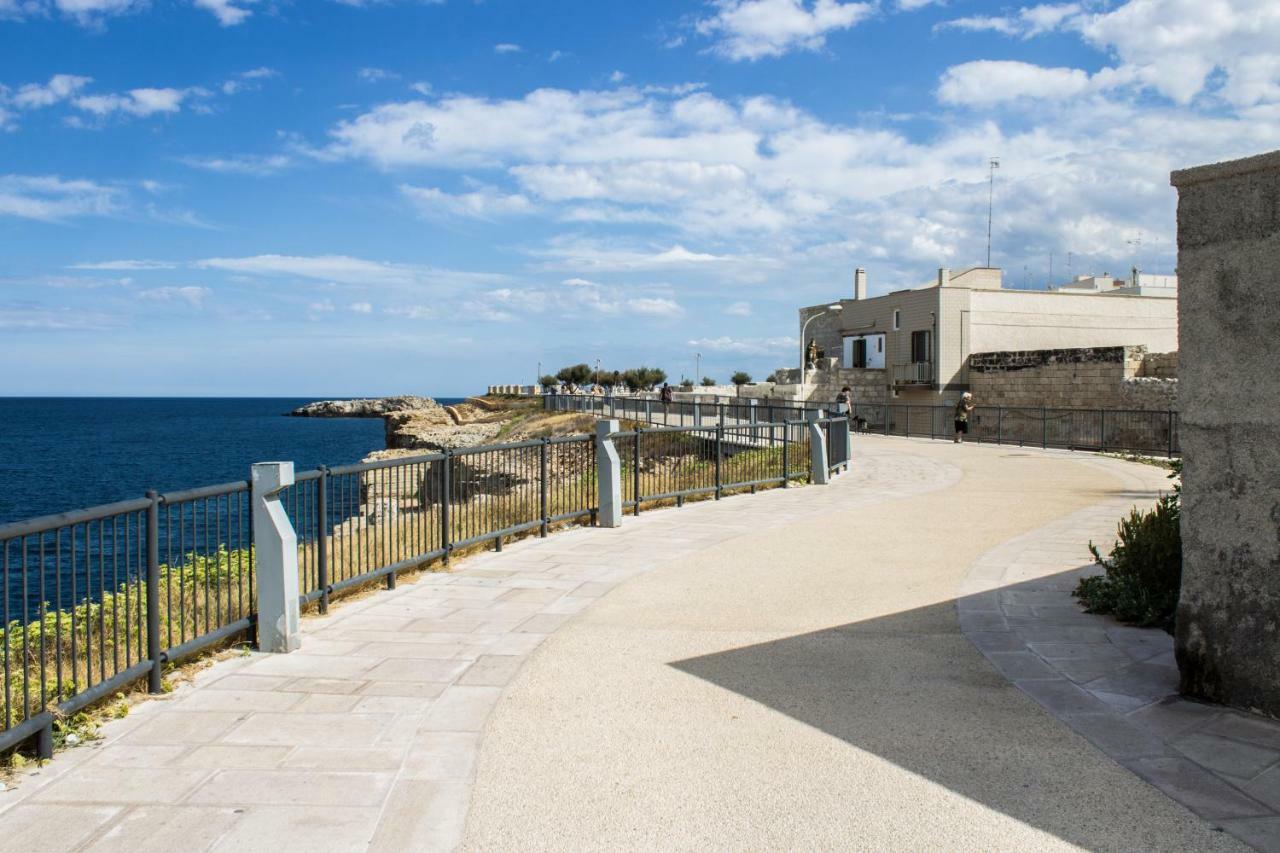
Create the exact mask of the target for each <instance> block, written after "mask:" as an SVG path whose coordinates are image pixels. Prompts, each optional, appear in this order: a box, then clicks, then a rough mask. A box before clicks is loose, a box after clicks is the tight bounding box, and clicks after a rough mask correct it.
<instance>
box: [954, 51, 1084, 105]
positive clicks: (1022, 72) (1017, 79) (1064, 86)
mask: <svg viewBox="0 0 1280 853" xmlns="http://www.w3.org/2000/svg"><path fill="white" fill-rule="evenodd" d="M1088 89H1089V75H1088V74H1087V73H1085V72H1084V71H1081V70H1080V69H1078V68H1043V67H1041V66H1039V65H1032V64H1030V63H1027V62H1014V61H1009V60H999V61H994V60H978V61H976V62H966V63H964V64H963V65H953V66H952V67H950V68H948V69H947V70H946V71H945V72H944V73H943V75H942V79H941V80H940V81H939V83H938V100H940V101H942V102H943V103H944V104H963V105H967V106H975V105H983V106H985V105H991V104H998V103H1002V102H1004V101H1012V100H1017V99H1019V98H1049V99H1054V98H1071V97H1075V96H1077V95H1080V94H1082V93H1083V92H1085V91H1087V90H1088Z"/></svg>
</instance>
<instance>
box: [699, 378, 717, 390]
mask: <svg viewBox="0 0 1280 853" xmlns="http://www.w3.org/2000/svg"><path fill="white" fill-rule="evenodd" d="M715 384H716V381H715V380H714V379H712V378H711V377H710V376H704V377H702V387H703V388H710V387H711V386H712V385H715Z"/></svg>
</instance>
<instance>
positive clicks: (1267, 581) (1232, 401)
mask: <svg viewBox="0 0 1280 853" xmlns="http://www.w3.org/2000/svg"><path fill="white" fill-rule="evenodd" d="M1172 182H1173V185H1174V186H1175V187H1177V189H1178V280H1179V281H1178V283H1179V296H1178V300H1179V305H1178V312H1179V336H1180V341H1179V346H1178V349H1179V353H1180V354H1181V356H1182V364H1181V383H1182V394H1181V399H1180V401H1179V403H1180V405H1181V410H1182V422H1181V429H1182V452H1183V459H1184V463H1183V474H1182V555H1183V558H1182V596H1181V600H1180V602H1179V605H1178V616H1177V636H1176V648H1175V651H1176V654H1177V658H1178V669H1179V670H1180V671H1181V675H1182V691H1183V692H1184V693H1186V694H1188V695H1190V696H1196V697H1199V698H1202V699H1207V700H1210V701H1213V702H1222V703H1225V704H1227V705H1233V706H1235V707H1238V708H1244V709H1246V710H1250V711H1255V712H1258V713H1262V714H1267V715H1270V716H1272V717H1280V418H1277V414H1276V413H1277V412H1280V370H1277V369H1276V368H1277V364H1276V356H1275V353H1276V342H1277V341H1280V204H1278V203H1277V199H1280V151H1275V152H1272V153H1270V154H1264V155H1262V156H1259V157H1251V158H1248V159H1246V160H1236V161H1233V162H1230V163H1220V164H1217V165H1214V166H1202V167H1200V168H1197V169H1188V170H1186V171H1182V172H1174V173H1173V176H1172Z"/></svg>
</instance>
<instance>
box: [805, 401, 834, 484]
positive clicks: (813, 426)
mask: <svg viewBox="0 0 1280 853" xmlns="http://www.w3.org/2000/svg"><path fill="white" fill-rule="evenodd" d="M822 414H823V412H822V410H821V409H818V410H817V411H807V412H805V413H804V416H805V420H807V421H808V422H809V466H810V468H809V478H810V479H811V480H812V481H813V484H814V485H815V486H825V485H827V483H829V482H831V473H830V471H828V470H827V442H826V436H825V435H824V434H823V432H822V426H821V425H820V424H819V423H818V421H819V420H821V418H822Z"/></svg>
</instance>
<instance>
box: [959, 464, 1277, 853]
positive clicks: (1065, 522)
mask: <svg viewBox="0 0 1280 853" xmlns="http://www.w3.org/2000/svg"><path fill="white" fill-rule="evenodd" d="M1109 470H1112V472H1113V473H1117V472H1116V471H1115V469H1109ZM1129 479H1130V483H1129V492H1130V494H1129V495H1128V496H1126V497H1124V498H1122V499H1116V500H1111V501H1107V502H1103V503H1100V504H1098V505H1095V506H1092V507H1089V508H1088V509H1085V510H1081V511H1080V512H1076V513H1073V514H1071V515H1070V516H1067V517H1066V518H1063V519H1060V520H1059V521H1056V522H1054V523H1052V524H1049V525H1047V526H1045V527H1042V528H1040V529H1038V530H1033V531H1030V532H1028V533H1026V534H1024V535H1022V536H1019V537H1017V538H1016V539H1014V540H1011V541H1009V542H1006V543H1004V544H1002V545H1000V546H999V547H997V548H994V549H992V550H991V551H989V552H987V553H986V554H984V555H982V557H980V558H979V559H978V560H977V561H975V562H974V563H973V565H972V566H971V568H970V571H969V574H968V577H967V578H966V579H965V581H964V583H963V585H962V586H961V588H960V596H959V597H958V598H957V601H956V608H957V612H958V613H959V615H960V624H961V626H962V629H963V630H964V631H965V633H966V635H967V636H968V638H969V640H970V641H971V642H972V643H973V645H974V646H976V647H977V648H978V649H979V650H980V651H981V652H982V653H983V654H984V655H985V656H986V657H987V659H988V660H989V661H991V663H992V665H993V666H995V667H996V669H998V670H999V671H1000V672H1001V673H1003V674H1004V675H1005V677H1006V678H1008V679H1009V680H1010V681H1012V682H1013V683H1014V684H1015V685H1017V686H1018V687H1019V688H1020V689H1021V690H1022V691H1023V692H1025V693H1027V694H1028V695H1030V696H1031V697H1032V698H1034V699H1035V700H1036V701H1037V702H1039V703H1040V704H1041V705H1042V706H1043V707H1044V708H1045V710H1047V711H1048V712H1049V713H1051V714H1053V715H1054V716H1056V717H1058V718H1059V719H1061V720H1063V721H1064V722H1065V723H1067V724H1068V725H1069V726H1071V727H1072V728H1073V729H1075V730H1076V731H1077V732H1079V733H1080V734H1082V735H1083V736H1084V737H1085V738H1087V739H1088V740H1089V741H1090V742H1092V743H1093V744H1094V746H1096V747H1097V748H1098V749H1100V750H1102V751H1103V752H1105V753H1106V754H1108V755H1110V756H1111V757H1112V758H1114V759H1116V760H1117V761H1118V762H1120V763H1121V764H1122V765H1124V766H1125V767H1128V768H1129V769H1130V770H1132V771H1133V772H1135V773H1137V774H1138V775H1139V776H1141V777H1142V778H1143V779H1145V780H1147V781H1148V782H1150V783H1151V784H1152V785H1154V786H1156V787H1157V788H1159V789H1160V790H1162V791H1164V792H1165V793H1166V794H1168V795H1169V796H1170V797H1172V798H1173V799H1175V800H1177V801H1178V802H1180V803H1182V804H1184V805H1185V806H1187V807H1188V808H1189V809H1191V810H1192V811H1193V812H1195V813H1196V814H1198V815H1200V816H1201V817H1203V818H1205V819H1207V820H1210V821H1213V822H1214V823H1216V824H1217V825H1219V826H1220V827H1222V828H1223V829H1225V830H1226V831H1227V832H1230V833H1231V834H1232V835H1235V836H1236V837H1237V838H1239V839H1240V840H1242V841H1244V842H1246V843H1248V844H1250V845H1252V846H1254V847H1256V848H1257V849H1259V850H1265V851H1280V721H1274V720H1267V719H1263V718H1260V717H1255V716H1251V715H1248V714H1244V713H1241V712H1238V711H1234V710H1231V709H1226V708H1221V707H1218V706H1210V705H1204V704H1200V703H1196V702H1191V701H1188V700H1185V699H1182V698H1180V697H1179V696H1178V695H1177V689H1178V669H1177V664H1176V662H1175V661H1174V659H1173V638H1172V637H1170V636H1169V635H1168V634H1166V633H1165V632H1164V631H1161V630H1159V629H1154V628H1134V627H1130V626H1124V625H1120V624H1118V623H1116V622H1115V621H1114V620H1113V619H1111V618H1110V617H1105V616H1098V615H1093V614H1088V613H1084V612H1083V611H1082V610H1081V609H1080V606H1079V604H1078V603H1077V602H1075V601H1074V600H1073V599H1072V598H1071V593H1070V591H1071V590H1072V589H1074V587H1075V585H1076V583H1077V582H1078V581H1079V579H1080V578H1081V577H1084V576H1087V575H1091V574H1097V573H1099V572H1100V571H1101V569H1100V568H1099V567H1097V566H1094V565H1090V564H1085V565H1082V560H1083V559H1087V552H1086V551H1085V546H1086V545H1087V543H1088V542H1089V541H1093V542H1096V543H1098V544H1099V546H1100V548H1101V550H1103V551H1104V552H1105V551H1107V550H1109V547H1101V546H1102V544H1103V543H1111V542H1112V541H1114V539H1115V528H1116V524H1117V523H1118V522H1119V520H1120V519H1121V518H1122V517H1123V516H1126V515H1127V514H1128V512H1129V510H1130V508H1131V507H1132V506H1134V505H1135V504H1138V505H1140V506H1143V505H1149V504H1151V503H1152V502H1153V501H1152V498H1153V495H1152V493H1151V492H1150V489H1149V486H1148V485H1147V482H1148V481H1149V478H1144V477H1141V476H1138V475H1135V474H1132V473H1131V474H1130V475H1129ZM1144 494H1145V495H1147V496H1148V497H1147V498H1146V499H1142V498H1139V497H1138V496H1139V495H1144ZM1027 608H1029V609H1030V612H1029V613H1028V612H1027V610H1026V609H1027Z"/></svg>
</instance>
